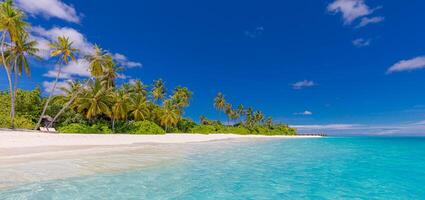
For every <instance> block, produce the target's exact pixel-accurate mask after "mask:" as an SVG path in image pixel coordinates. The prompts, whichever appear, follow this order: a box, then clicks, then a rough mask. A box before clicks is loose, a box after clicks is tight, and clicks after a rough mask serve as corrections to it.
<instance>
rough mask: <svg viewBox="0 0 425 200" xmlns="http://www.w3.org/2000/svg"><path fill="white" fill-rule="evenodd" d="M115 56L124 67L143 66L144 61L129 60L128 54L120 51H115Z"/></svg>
mask: <svg viewBox="0 0 425 200" xmlns="http://www.w3.org/2000/svg"><path fill="white" fill-rule="evenodd" d="M113 57H114V59H115V60H116V61H117V62H118V64H120V65H121V66H123V67H128V68H136V67H142V66H143V65H142V63H139V62H133V61H129V60H128V58H127V57H126V56H124V55H122V54H119V53H115V54H114V55H113Z"/></svg>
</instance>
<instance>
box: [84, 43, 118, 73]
mask: <svg viewBox="0 0 425 200" xmlns="http://www.w3.org/2000/svg"><path fill="white" fill-rule="evenodd" d="M85 59H86V60H87V61H88V62H89V71H90V74H91V75H92V76H93V77H95V78H100V77H102V76H103V75H104V73H105V71H106V70H107V69H110V68H113V67H114V59H113V57H112V55H111V54H110V53H109V52H107V51H105V50H103V49H102V48H100V47H99V46H98V45H94V53H93V54H90V55H86V56H85Z"/></svg>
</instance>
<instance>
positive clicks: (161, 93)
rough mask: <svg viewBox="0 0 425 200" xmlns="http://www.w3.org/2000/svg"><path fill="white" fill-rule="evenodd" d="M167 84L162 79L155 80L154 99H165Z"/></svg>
mask: <svg viewBox="0 0 425 200" xmlns="http://www.w3.org/2000/svg"><path fill="white" fill-rule="evenodd" d="M165 93H166V91H165V84H164V81H163V80H162V79H158V80H156V81H154V84H153V88H152V97H153V100H154V101H158V100H163V99H164V97H165Z"/></svg>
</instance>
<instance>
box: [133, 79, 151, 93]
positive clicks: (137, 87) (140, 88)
mask: <svg viewBox="0 0 425 200" xmlns="http://www.w3.org/2000/svg"><path fill="white" fill-rule="evenodd" d="M131 92H133V93H135V94H141V95H143V96H146V95H147V88H146V86H145V85H144V84H143V83H142V81H140V80H136V81H134V82H133V83H132V84H131Z"/></svg>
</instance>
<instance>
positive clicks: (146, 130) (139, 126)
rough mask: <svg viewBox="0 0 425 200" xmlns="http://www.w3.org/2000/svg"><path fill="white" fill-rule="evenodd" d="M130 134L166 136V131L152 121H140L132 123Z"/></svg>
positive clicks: (129, 129)
mask: <svg viewBox="0 0 425 200" xmlns="http://www.w3.org/2000/svg"><path fill="white" fill-rule="evenodd" d="M128 133H130V134H152V135H158V134H165V131H164V129H162V128H161V127H160V126H158V125H157V124H155V123H153V122H150V121H138V122H132V123H130V124H129V128H128Z"/></svg>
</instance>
